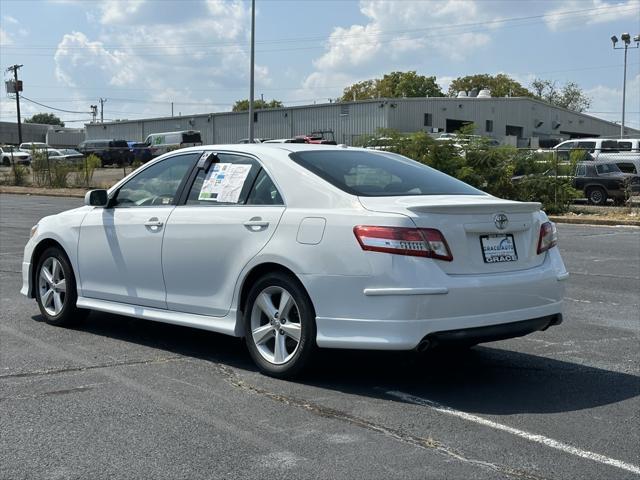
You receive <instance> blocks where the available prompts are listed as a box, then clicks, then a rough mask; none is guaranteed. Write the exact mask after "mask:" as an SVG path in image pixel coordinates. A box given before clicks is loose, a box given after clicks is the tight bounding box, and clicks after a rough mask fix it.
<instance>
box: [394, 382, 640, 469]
mask: <svg viewBox="0 0 640 480" xmlns="http://www.w3.org/2000/svg"><path fill="white" fill-rule="evenodd" d="M386 393H387V395H389V396H391V397H395V398H398V399H400V400H402V401H404V402H408V403H413V404H414V405H420V406H423V407H429V408H430V409H432V410H435V411H437V412H440V413H445V414H447V415H452V416H454V417H458V418H462V419H463V420H467V421H469V422H474V423H477V424H480V425H483V426H485V427H489V428H493V429H495V430H501V431H503V432H507V433H510V434H512V435H516V436H517V437H520V438H524V439H526V440H529V441H531V442H536V443H540V444H542V445H545V446H547V447H550V448H555V449H556V450H560V451H562V452H565V453H569V454H571V455H575V456H577V457H582V458H586V459H588V460H593V461H594V462H598V463H602V464H604V465H609V466H611V467H616V468H620V469H622V470H626V471H628V472H631V473H635V474H636V475H640V466H638V465H633V464H631V463H626V462H623V461H621V460H616V459H615V458H610V457H607V456H605V455H600V454H599V453H594V452H589V451H587V450H581V449H580V448H577V447H574V446H572V445H568V444H566V443H563V442H559V441H557V440H554V439H552V438H548V437H545V436H544V435H537V434H535V433H529V432H525V431H524V430H519V429H517V428H513V427H509V426H508V425H503V424H501V423H497V422H493V421H491V420H487V419H486V418H482V417H478V416H477V415H472V414H470V413H466V412H463V411H460V410H456V409H453V408H451V407H447V406H446V405H441V404H439V403H437V402H434V401H431V400H427V399H425V398H421V397H416V396H415V395H410V394H408V393H404V392H399V391H388V392H386Z"/></svg>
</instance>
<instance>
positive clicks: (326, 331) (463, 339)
mask: <svg viewBox="0 0 640 480" xmlns="http://www.w3.org/2000/svg"><path fill="white" fill-rule="evenodd" d="M561 318H562V302H561V301H560V302H557V303H553V304H550V305H545V306H541V307H535V308H527V309H522V310H515V311H508V312H499V313H498V312H496V313H491V314H483V315H468V316H464V317H452V318H438V319H425V320H362V319H348V318H323V317H317V318H316V324H317V329H318V336H317V338H316V341H317V344H318V346H319V347H322V348H349V349H365V350H413V349H414V348H417V347H418V345H420V343H421V342H422V341H423V340H425V339H426V340H429V341H432V342H434V343H461V344H464V343H467V344H473V343H482V342H490V341H495V340H504V339H507V338H513V337H519V336H522V335H527V334H529V333H532V332H535V331H538V330H545V329H546V328H548V327H549V326H552V325H558V324H559V323H560V322H561Z"/></svg>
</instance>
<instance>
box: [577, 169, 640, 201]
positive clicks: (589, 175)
mask: <svg viewBox="0 0 640 480" xmlns="http://www.w3.org/2000/svg"><path fill="white" fill-rule="evenodd" d="M573 186H574V187H575V188H576V189H578V190H582V191H583V192H584V196H585V197H587V201H588V202H589V203H590V204H592V205H604V204H606V203H607V199H608V198H613V201H614V203H616V204H622V203H624V202H625V201H626V200H627V197H628V195H638V194H639V193H640V175H634V174H630V173H624V172H622V171H621V170H620V169H619V168H618V165H616V164H615V163H591V162H582V163H579V164H578V166H577V167H576V176H575V177H574V178H573Z"/></svg>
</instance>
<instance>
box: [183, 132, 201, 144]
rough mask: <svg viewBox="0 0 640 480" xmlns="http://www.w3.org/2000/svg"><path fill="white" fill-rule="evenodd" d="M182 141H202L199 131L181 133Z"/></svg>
mask: <svg viewBox="0 0 640 480" xmlns="http://www.w3.org/2000/svg"><path fill="white" fill-rule="evenodd" d="M182 143H202V138H201V137H200V132H194V133H183V134H182Z"/></svg>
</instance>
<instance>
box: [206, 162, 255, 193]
mask: <svg viewBox="0 0 640 480" xmlns="http://www.w3.org/2000/svg"><path fill="white" fill-rule="evenodd" d="M250 170H251V165H235V164H232V163H216V164H214V165H213V168H212V169H211V170H210V171H209V173H208V174H207V176H206V178H205V179H204V182H202V188H201V189H200V194H199V195H198V200H206V201H211V202H220V203H238V199H239V198H240V193H241V192H242V187H243V186H244V182H245V180H246V179H247V176H248V175H249V171H250Z"/></svg>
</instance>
